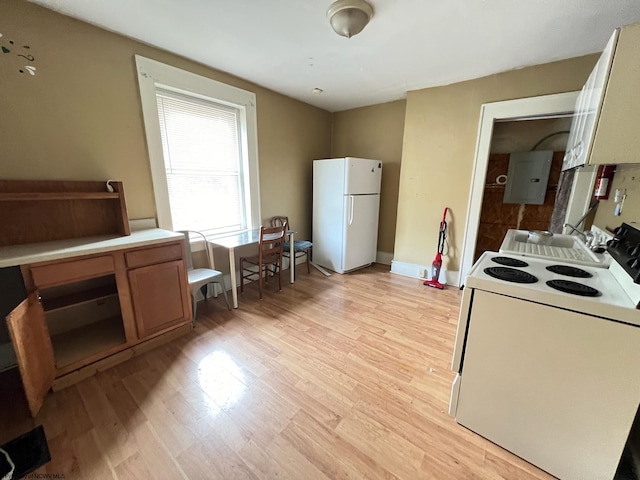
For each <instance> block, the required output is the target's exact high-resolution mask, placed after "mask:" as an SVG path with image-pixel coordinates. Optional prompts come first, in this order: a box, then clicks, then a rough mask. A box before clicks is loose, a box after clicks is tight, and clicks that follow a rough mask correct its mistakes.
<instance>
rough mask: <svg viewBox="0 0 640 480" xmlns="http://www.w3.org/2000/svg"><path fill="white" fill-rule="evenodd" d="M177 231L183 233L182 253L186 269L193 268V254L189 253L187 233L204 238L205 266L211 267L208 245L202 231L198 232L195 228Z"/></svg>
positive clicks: (189, 245) (189, 244) (189, 243)
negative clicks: (185, 261)
mask: <svg viewBox="0 0 640 480" xmlns="http://www.w3.org/2000/svg"><path fill="white" fill-rule="evenodd" d="M178 233H182V234H183V235H184V240H183V242H184V254H185V257H186V260H187V270H193V255H192V253H191V240H190V239H189V235H190V234H193V235H199V236H201V237H202V239H203V240H204V246H205V248H204V250H205V251H206V252H207V267H208V268H211V258H210V257H209V246H208V245H207V237H205V236H204V234H203V233H202V232H198V231H196V230H179V231H178Z"/></svg>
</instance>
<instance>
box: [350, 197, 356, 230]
mask: <svg viewBox="0 0 640 480" xmlns="http://www.w3.org/2000/svg"><path fill="white" fill-rule="evenodd" d="M349 202H350V203H351V208H350V209H349V225H351V224H352V223H353V204H354V203H355V202H354V201H353V195H349Z"/></svg>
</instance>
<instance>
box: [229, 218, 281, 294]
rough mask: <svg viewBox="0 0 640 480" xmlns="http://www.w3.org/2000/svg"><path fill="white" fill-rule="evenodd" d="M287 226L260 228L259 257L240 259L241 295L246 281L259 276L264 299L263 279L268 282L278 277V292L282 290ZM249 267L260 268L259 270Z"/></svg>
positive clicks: (259, 285)
mask: <svg viewBox="0 0 640 480" xmlns="http://www.w3.org/2000/svg"><path fill="white" fill-rule="evenodd" d="M284 231H285V226H279V227H270V228H269V227H260V241H259V244H258V255H253V256H251V257H240V275H241V279H240V293H244V281H245V280H249V281H255V280H256V279H255V276H256V275H257V276H258V290H259V291H260V299H262V279H263V273H264V280H265V282H266V281H267V278H268V276H269V275H272V276H275V275H276V274H277V275H278V290H279V291H280V290H282V277H281V271H282V245H283V243H284ZM248 267H258V269H257V270H255V269H253V268H248Z"/></svg>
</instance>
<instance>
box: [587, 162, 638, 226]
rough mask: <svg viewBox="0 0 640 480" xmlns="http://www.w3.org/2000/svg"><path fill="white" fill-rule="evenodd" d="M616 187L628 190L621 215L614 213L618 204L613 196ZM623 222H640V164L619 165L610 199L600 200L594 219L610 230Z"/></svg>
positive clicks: (594, 221)
mask: <svg viewBox="0 0 640 480" xmlns="http://www.w3.org/2000/svg"><path fill="white" fill-rule="evenodd" d="M616 188H622V189H625V190H626V192H627V198H626V199H625V201H624V205H623V208H622V214H621V215H619V216H617V215H615V214H614V210H615V206H616V204H615V203H614V201H613V197H614V194H615V191H616ZM622 222H625V223H637V222H640V165H635V164H630V165H618V167H617V168H616V173H615V175H614V176H613V182H611V193H610V194H609V199H608V200H600V204H599V205H598V210H597V211H596V216H595V219H594V220H593V223H594V225H596V226H598V227H600V228H602V229H608V230H609V231H611V230H613V229H614V228H616V227H619V226H620V224H622ZM636 228H640V225H637V224H636Z"/></svg>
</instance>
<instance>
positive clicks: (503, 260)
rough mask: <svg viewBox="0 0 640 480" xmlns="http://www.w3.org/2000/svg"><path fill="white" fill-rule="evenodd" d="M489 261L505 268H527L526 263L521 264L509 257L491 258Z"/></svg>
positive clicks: (519, 261) (520, 261)
mask: <svg viewBox="0 0 640 480" xmlns="http://www.w3.org/2000/svg"><path fill="white" fill-rule="evenodd" d="M491 261H492V262H496V263H498V264H500V265H504V266H505V267H518V268H524V267H528V266H529V264H528V263H527V262H523V261H522V260H518V259H517V258H511V257H493V258H492V259H491Z"/></svg>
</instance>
